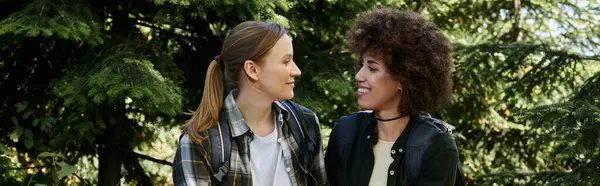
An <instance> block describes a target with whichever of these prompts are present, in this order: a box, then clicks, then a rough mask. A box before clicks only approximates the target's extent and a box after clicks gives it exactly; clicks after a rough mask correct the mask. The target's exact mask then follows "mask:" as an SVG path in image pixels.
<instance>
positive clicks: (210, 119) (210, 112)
mask: <svg viewBox="0 0 600 186" xmlns="http://www.w3.org/2000/svg"><path fill="white" fill-rule="evenodd" d="M219 58H220V57H216V58H215V60H213V61H212V62H211V63H210V65H209V66H208V70H207V71H206V78H205V80H204V90H203V92H202V100H201V101H200V105H199V106H198V109H196V112H194V114H193V115H192V118H191V119H190V120H188V121H187V123H186V126H185V127H184V129H185V133H186V134H187V135H188V137H189V138H190V139H191V140H192V141H194V142H195V143H200V142H201V141H202V139H201V136H200V134H199V132H201V131H205V130H208V129H209V128H212V127H213V126H214V125H215V124H217V122H218V121H219V111H220V110H221V106H222V105H223V73H222V72H221V67H220V64H222V62H221V59H219Z"/></svg>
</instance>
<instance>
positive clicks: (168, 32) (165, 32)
mask: <svg viewBox="0 0 600 186" xmlns="http://www.w3.org/2000/svg"><path fill="white" fill-rule="evenodd" d="M135 24H137V25H140V26H145V27H149V28H152V29H155V30H159V31H161V32H160V33H163V34H167V35H171V36H176V37H183V38H186V39H190V40H194V39H196V38H194V37H193V36H186V35H182V34H176V33H174V32H173V31H170V30H166V29H164V28H160V27H158V26H156V25H152V24H148V23H143V22H136V23H135ZM178 29H181V28H178ZM182 30H184V31H186V32H189V31H188V30H185V29H182ZM190 33H192V32H190Z"/></svg>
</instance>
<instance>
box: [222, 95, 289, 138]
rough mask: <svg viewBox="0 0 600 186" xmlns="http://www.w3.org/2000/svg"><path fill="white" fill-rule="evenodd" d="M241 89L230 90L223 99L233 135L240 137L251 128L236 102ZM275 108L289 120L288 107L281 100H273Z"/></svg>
mask: <svg viewBox="0 0 600 186" xmlns="http://www.w3.org/2000/svg"><path fill="white" fill-rule="evenodd" d="M238 93H239V91H238V90H237V89H234V90H232V91H230V92H229V94H228V95H227V97H226V98H225V100H224V101H223V112H225V118H226V119H227V122H229V126H230V128H231V135H232V136H233V137H238V136H241V135H243V134H245V133H246V132H248V131H249V130H250V128H249V127H248V124H247V123H246V121H245V120H244V116H243V115H242V112H241V111H240V109H239V107H238V106H237V104H236V102H235V98H236V97H237V95H238ZM273 108H274V110H275V112H276V114H277V115H278V116H282V117H283V118H282V119H285V120H286V121H287V120H289V111H288V108H287V107H285V106H284V105H283V104H281V103H280V102H279V101H275V102H273Z"/></svg>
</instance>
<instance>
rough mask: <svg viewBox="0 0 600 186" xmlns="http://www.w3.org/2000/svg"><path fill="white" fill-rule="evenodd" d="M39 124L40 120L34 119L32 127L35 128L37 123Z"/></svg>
mask: <svg viewBox="0 0 600 186" xmlns="http://www.w3.org/2000/svg"><path fill="white" fill-rule="evenodd" d="M39 122H40V120H39V119H35V120H33V126H34V127H37V125H38V123H39Z"/></svg>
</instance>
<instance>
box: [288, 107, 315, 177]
mask: <svg viewBox="0 0 600 186" xmlns="http://www.w3.org/2000/svg"><path fill="white" fill-rule="evenodd" d="M279 103H281V104H282V105H283V106H284V107H285V109H286V110H288V111H289V113H290V114H291V116H289V118H290V129H291V131H292V136H294V139H295V140H296V142H297V143H298V145H299V147H300V156H299V157H300V159H299V160H300V162H302V164H301V168H302V171H303V173H304V174H303V175H301V176H305V177H304V178H306V177H311V178H312V180H311V179H309V181H314V182H313V183H311V182H309V185H314V184H316V182H317V180H316V179H315V178H314V176H312V175H311V173H310V172H308V171H307V169H310V167H311V162H312V161H311V157H310V156H311V155H312V154H314V153H315V151H316V148H317V147H316V146H317V143H316V142H315V141H314V139H315V137H316V132H320V129H315V128H312V127H315V126H318V125H316V123H315V122H317V121H314V120H315V118H314V115H312V111H310V110H308V109H307V108H303V107H301V106H300V105H298V104H296V103H294V102H292V101H290V100H284V101H280V102H279ZM306 113H311V114H310V116H308V115H307V114H306ZM309 117H310V118H309ZM313 124H314V126H313Z"/></svg>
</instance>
